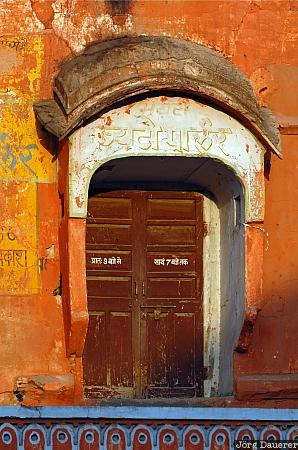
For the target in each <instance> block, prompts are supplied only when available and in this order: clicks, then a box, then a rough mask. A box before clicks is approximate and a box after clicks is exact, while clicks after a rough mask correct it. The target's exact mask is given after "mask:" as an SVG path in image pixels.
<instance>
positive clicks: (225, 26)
mask: <svg viewBox="0 0 298 450" xmlns="http://www.w3.org/2000/svg"><path fill="white" fill-rule="evenodd" d="M0 23H1V36H0V58H1V66H0V72H1V78H0V182H1V194H2V195H1V199H0V206H1V211H2V221H1V228H0V245H1V250H2V255H3V260H2V261H1V263H0V270H1V274H0V277H1V280H0V295H1V314H0V321H1V323H0V351H1V356H2V357H1V361H2V363H1V367H0V385H1V393H0V403H2V404H10V403H18V402H19V401H20V400H22V399H23V401H24V402H25V403H26V402H27V403H35V404H37V403H38V402H42V403H52V404H53V403H59V402H60V403H61V402H62V403H63V402H65V403H71V402H73V401H76V402H78V401H79V399H78V398H77V399H76V400H73V399H74V397H75V395H76V394H74V386H73V378H72V376H73V374H77V378H76V381H77V384H76V386H79V384H80V383H79V382H80V376H81V371H80V369H79V367H80V360H79V359H78V360H77V361H76V358H75V356H71V357H67V356H66V352H65V342H64V332H63V315H62V306H61V297H60V293H61V292H60V288H59V286H60V275H59V274H60V271H61V269H60V266H62V268H63V266H64V265H65V263H66V262H65V261H63V260H62V261H60V259H59V243H58V230H59V222H60V219H61V199H60V198H59V194H58V187H57V169H58V167H57V161H56V157H55V154H54V149H55V145H54V144H55V143H54V142H52V141H51V140H50V138H49V137H48V136H47V135H46V134H45V133H43V132H42V131H41V130H39V128H38V125H36V123H35V118H34V114H33V110H32V104H33V102H34V101H36V100H40V99H46V98H50V97H51V96H52V79H53V76H54V74H55V73H56V71H57V68H58V66H59V63H60V62H61V61H64V60H65V59H67V58H70V57H71V56H73V55H74V54H77V53H78V52H80V51H82V50H83V49H84V48H85V46H86V45H88V44H90V43H91V42H96V41H99V40H103V39H111V38H116V37H120V36H136V35H140V34H145V35H150V34H153V35H166V36H172V37H176V38H182V39H186V40H192V41H194V42H198V43H202V44H205V45H207V46H209V47H211V48H214V49H216V50H218V51H219V52H220V53H222V54H223V55H224V56H226V57H227V58H228V59H229V60H230V61H231V62H233V63H234V64H235V65H236V66H237V67H238V68H239V69H241V70H242V71H243V72H244V73H245V74H246V76H248V77H249V78H250V79H251V81H252V83H253V85H254V87H255V89H256V93H257V95H258V96H259V98H260V101H261V102H262V103H263V104H264V105H266V106H268V107H270V108H271V109H272V110H273V112H274V114H276V115H277V116H278V117H279V120H280V122H281V124H282V128H281V131H282V133H284V136H283V139H282V144H283V153H284V159H283V160H282V161H279V160H278V159H277V158H275V157H272V160H271V164H272V167H271V172H270V175H269V180H268V181H267V183H266V196H267V197H266V198H267V200H266V218H265V226H264V228H265V229H266V232H267V233H268V245H267V250H266V251H265V254H264V262H265V264H264V282H263V288H264V297H265V300H266V306H265V308H264V309H263V310H262V311H261V312H260V313H259V317H258V319H257V325H256V328H255V331H254V334H253V342H252V345H251V347H250V349H249V351H248V353H246V354H245V353H244V354H239V355H237V356H236V359H235V369H236V372H238V373H239V374H242V375H244V374H246V375H248V374H252V373H264V374H271V373H279V372H281V373H283V374H286V373H294V372H296V373H297V370H298V360H297V341H298V334H297V320H298V317H297V316H298V314H297V307H296V304H297V292H298V286H297V271H298V267H297V266H298V259H297V256H296V255H297V252H298V238H297V219H298V210H297V208H296V206H295V200H296V195H295V194H296V192H297V186H298V185H297V175H296V172H297V167H298V160H297V158H298V156H297V146H298V136H297V133H298V117H297V116H298V108H297V104H298V98H297V96H298V94H297V92H298V90H297V88H296V86H297V82H298V68H297V66H298V52H297V48H298V42H297V41H298V25H297V24H298V7H297V2H296V1H292V0H283V1H267V0H261V1H260V0H259V1H258V0H257V1H249V0H245V1H238V2H233V1H229V0H222V1H216V0H214V1H200V0H197V1H182V0H181V1H180V0H172V1H166V0H164V1H140V0H138V1H134V0H131V1H126V2H120V1H119V2H116V1H114V2H110V1H108V0H106V1H104V0H102V1H100V0H56V1H53V2H51V1H49V0H31V1H30V0H2V1H1V3H0ZM9 250H10V252H8V251H9ZM17 252H18V253H17ZM25 255H26V259H25ZM62 271H63V270H62ZM66 313H67V312H65V314H66ZM45 374H49V375H51V376H52V377H53V378H47V379H45V378H41V377H38V378H33V379H32V377H31V378H30V377H29V379H28V376H31V375H36V376H37V375H38V376H39V375H45ZM269 378H270V377H269ZM30 379H31V381H30ZM246 382H248V384H249V383H250V384H249V386H248V388H247V391H249V389H252V390H254V389H256V386H258V383H259V381H253V380H252V379H251V378H250V379H249V380H246ZM287 383H288V384H289V381H288V382H287ZM76 389H77V391H75V392H78V393H79V388H76ZM13 390H16V391H17V392H16V395H15V394H13V392H12V391H13ZM276 396H277V397H278V396H282V389H281V390H280V392H279V394H277V395H276ZM293 396H294V394H293V395H292V397H293ZM296 397H297V392H296ZM17 398H18V399H19V400H18V399H17ZM284 404H285V405H286V404H289V402H288V403H284Z"/></svg>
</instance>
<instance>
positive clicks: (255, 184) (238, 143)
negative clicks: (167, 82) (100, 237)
mask: <svg viewBox="0 0 298 450" xmlns="http://www.w3.org/2000/svg"><path fill="white" fill-rule="evenodd" d="M69 146H70V148H69V208H70V217H86V213H87V199H88V195H87V193H88V187H89V184H90V180H91V177H92V175H93V173H94V172H95V171H96V170H97V169H98V168H99V167H100V166H101V165H102V164H104V163H105V162H107V161H110V160H112V159H116V158H125V157H128V156H185V157H195V158H200V157H208V158H212V159H214V160H219V161H222V162H223V163H224V164H225V165H226V166H227V167H229V168H230V169H231V170H232V171H233V172H235V174H236V176H237V177H238V179H239V180H240V181H241V183H242V185H243V189H244V196H245V220H246V221H248V222H252V221H262V220H263V218H264V180H263V161H264V153H265V149H264V147H263V146H262V145H261V143H260V142H259V141H258V140H257V139H256V137H255V136H254V135H253V134H252V133H251V132H250V131H249V130H248V129H247V128H245V127H244V126H243V125H242V124H240V123H239V122H238V121H237V120H236V119H234V118H233V117H231V116H229V115H227V114H226V113H224V112H222V111H219V110H217V109H214V108H211V107H210V106H207V105H205V104H202V103H199V102H197V101H195V100H192V99H188V98H181V97H161V96H159V97H153V98H149V99H146V100H142V101H138V102H135V103H132V104H130V105H127V106H122V107H120V108H117V109H114V110H112V111H109V112H107V113H105V114H103V115H102V116H101V117H100V118H99V119H97V120H95V121H94V122H91V123H89V124H87V125H86V126H84V127H82V128H80V129H79V130H77V131H75V132H74V133H73V134H72V135H71V136H70V138H69Z"/></svg>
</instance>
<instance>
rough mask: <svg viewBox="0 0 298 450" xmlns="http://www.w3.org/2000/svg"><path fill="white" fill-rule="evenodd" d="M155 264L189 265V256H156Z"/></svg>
mask: <svg viewBox="0 0 298 450" xmlns="http://www.w3.org/2000/svg"><path fill="white" fill-rule="evenodd" d="M153 263H154V265H155V266H169V265H172V266H188V263H189V261H188V258H154V260H153Z"/></svg>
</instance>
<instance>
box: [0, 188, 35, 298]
mask: <svg viewBox="0 0 298 450" xmlns="http://www.w3.org/2000/svg"><path fill="white" fill-rule="evenodd" d="M0 185H1V186H0V187H1V194H2V195H1V196H0V210H1V213H2V221H1V225H0V296H1V295H21V296H22V295H32V294H35V293H37V292H38V291H39V275H38V252H37V249H38V242H37V216H36V210H35V209H34V208H36V202H37V186H36V183H35V182H20V181H11V180H9V181H4V180H1V183H0Z"/></svg>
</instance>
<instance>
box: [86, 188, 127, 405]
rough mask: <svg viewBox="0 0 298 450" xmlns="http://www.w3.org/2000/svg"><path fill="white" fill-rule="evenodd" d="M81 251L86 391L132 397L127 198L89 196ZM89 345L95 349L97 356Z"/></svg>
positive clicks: (110, 395)
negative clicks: (85, 318) (83, 254)
mask: <svg viewBox="0 0 298 450" xmlns="http://www.w3.org/2000/svg"><path fill="white" fill-rule="evenodd" d="M86 249H87V250H86V275H87V295H88V309H89V314H90V324H89V328H88V333H87V340H86V345H85V351H84V355H83V361H84V383H85V393H86V395H87V396H98V397H131V396H132V395H133V392H134V387H133V384H134V383H133V352H132V342H133V339H132V327H133V325H132V307H131V306H132V301H133V292H132V285H133V281H132V278H133V270H132V199H131V198H122V197H121V195H120V197H117V196H116V197H111V196H96V197H93V198H91V199H90V200H89V203H88V218H87V226H86ZM94 324H96V326H95V325H94ZM93 348H96V349H97V352H96V354H93V352H92V349H93Z"/></svg>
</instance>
